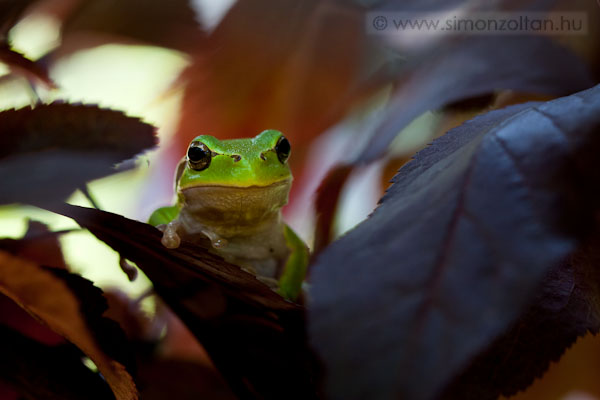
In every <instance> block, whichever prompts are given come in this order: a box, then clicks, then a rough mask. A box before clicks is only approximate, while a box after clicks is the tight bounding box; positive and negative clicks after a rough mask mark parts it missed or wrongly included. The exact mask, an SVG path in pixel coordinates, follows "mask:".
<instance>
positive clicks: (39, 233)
mask: <svg viewBox="0 0 600 400" xmlns="http://www.w3.org/2000/svg"><path fill="white" fill-rule="evenodd" d="M28 224H29V225H28V227H27V232H26V233H25V236H24V237H23V238H22V239H18V240H16V239H0V249H3V250H6V251H7V252H9V253H11V254H13V255H15V256H18V257H21V258H26V259H28V260H30V261H33V262H35V263H36V264H38V265H44V266H47V267H54V268H61V269H67V265H66V264H65V259H64V257H63V254H62V250H61V248H60V242H59V241H58V238H59V236H60V235H62V234H64V233H65V232H51V231H50V230H49V229H48V227H47V226H46V225H44V224H43V223H41V222H37V221H31V220H30V221H29V223H28Z"/></svg>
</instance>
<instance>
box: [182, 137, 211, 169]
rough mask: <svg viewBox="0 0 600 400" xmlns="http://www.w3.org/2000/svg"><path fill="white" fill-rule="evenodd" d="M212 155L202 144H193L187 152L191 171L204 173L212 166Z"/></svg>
mask: <svg viewBox="0 0 600 400" xmlns="http://www.w3.org/2000/svg"><path fill="white" fill-rule="evenodd" d="M211 157H212V154H211V151H210V149H209V148H208V147H206V145H205V144H204V143H202V142H192V143H191V144H190V147H189V148H188V152H187V160H188V164H189V166H190V168H191V169H193V170H194V171H202V170H204V169H206V168H208V166H209V165H210V160H211Z"/></svg>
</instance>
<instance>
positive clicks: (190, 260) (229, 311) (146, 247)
mask: <svg viewBox="0 0 600 400" xmlns="http://www.w3.org/2000/svg"><path fill="white" fill-rule="evenodd" d="M57 211H59V212H60V213H61V214H63V215H66V216H69V217H71V218H73V219H75V220H76V221H77V222H78V223H79V224H80V225H81V226H83V227H85V228H87V229H89V230H90V231H91V232H92V233H93V234H94V235H96V236H97V237H98V238H99V239H100V240H102V241H104V242H105V243H106V244H108V245H109V246H111V247H112V248H113V249H115V250H116V251H118V252H119V253H120V254H121V255H122V256H123V257H125V258H127V259H128V260H131V261H133V262H135V263H136V264H137V265H138V266H139V267H140V269H142V270H143V271H144V273H145V274H146V275H147V276H148V277H149V278H150V280H152V282H153V283H154V288H155V290H156V292H157V294H158V295H159V296H160V297H162V299H163V300H164V301H165V302H166V303H167V305H169V307H170V308H171V309H172V310H173V311H174V312H175V313H176V314H177V315H178V316H179V317H180V318H181V320H182V321H183V322H184V323H185V324H186V325H187V326H188V328H189V329H190V331H191V332H193V333H194V335H195V336H196V338H198V340H199V341H200V343H201V344H202V345H203V346H204V348H205V349H206V351H207V353H208V354H209V356H210V357H211V359H212V361H213V363H214V365H215V366H216V367H217V369H218V370H219V372H220V373H221V374H222V375H223V377H224V378H225V380H226V381H227V382H228V383H229V385H230V387H231V389H232V390H233V392H234V393H236V394H237V395H238V396H240V397H242V398H274V399H278V398H287V399H313V398H315V396H316V389H315V383H314V382H313V373H314V370H315V364H314V363H313V358H312V354H311V352H310V351H309V350H308V348H307V345H306V338H305V333H304V315H303V308H302V307H300V306H299V305H297V304H293V303H290V302H288V301H285V300H284V299H283V298H282V297H280V296H279V295H277V294H276V293H275V292H273V291H272V290H271V289H269V288H268V287H267V286H266V285H264V284H262V283H260V282H259V281H258V280H256V278H255V277H254V276H253V275H251V274H248V273H246V272H244V271H242V270H241V269H240V268H239V267H237V266H234V265H231V264H228V263H226V262H225V261H224V260H223V259H221V258H220V257H218V256H216V255H213V254H211V253H209V252H208V247H209V246H210V244H209V242H208V240H206V241H205V242H204V243H203V244H201V245H192V244H191V243H187V242H182V244H181V246H180V248H178V249H176V250H169V249H167V248H165V247H164V246H163V245H162V244H161V243H160V239H161V236H162V234H161V232H160V231H158V230H157V229H155V228H154V227H152V226H150V225H147V224H143V223H140V222H137V221H132V220H128V219H126V218H124V217H121V216H118V215H115V214H111V213H107V212H103V211H99V210H94V209H86V208H82V207H75V206H69V205H64V206H63V207H62V208H61V209H60V210H57ZM241 332H243V334H240V333H241ZM290 388H293V390H291V389H290Z"/></svg>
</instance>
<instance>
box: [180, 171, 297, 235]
mask: <svg viewBox="0 0 600 400" xmlns="http://www.w3.org/2000/svg"><path fill="white" fill-rule="evenodd" d="M290 185H291V179H286V180H283V181H279V182H275V183H273V184H270V185H267V186H248V187H239V186H222V185H214V186H195V187H188V188H183V189H180V194H181V196H182V199H181V200H183V202H184V204H185V206H184V208H183V209H184V210H185V212H186V214H188V216H189V217H192V218H193V219H195V220H196V221H198V222H199V223H203V224H206V225H224V226H225V225H226V226H233V225H239V226H251V225H253V224H260V223H261V222H264V221H266V220H269V219H271V218H275V217H277V218H278V216H279V210H280V209H281V207H283V206H284V205H286V204H287V202H288V194H289V191H290Z"/></svg>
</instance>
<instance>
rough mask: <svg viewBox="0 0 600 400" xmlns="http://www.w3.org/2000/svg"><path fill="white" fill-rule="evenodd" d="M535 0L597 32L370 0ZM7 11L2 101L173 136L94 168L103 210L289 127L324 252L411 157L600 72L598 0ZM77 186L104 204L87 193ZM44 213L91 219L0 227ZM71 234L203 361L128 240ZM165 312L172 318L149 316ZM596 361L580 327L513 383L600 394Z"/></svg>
mask: <svg viewBox="0 0 600 400" xmlns="http://www.w3.org/2000/svg"><path fill="white" fill-rule="evenodd" d="M16 3H19V6H18V7H16V8H15V6H14V4H16ZM523 8H526V9H527V10H533V11H543V12H557V11H561V12H562V11H564V12H566V11H571V12H572V11H576V12H582V13H584V14H585V15H586V16H587V18H588V21H589V26H588V31H587V32H586V33H585V34H579V35H574V34H572V33H569V32H562V34H560V33H559V34H552V35H550V34H548V35H535V37H533V36H532V37H529V38H528V39H527V40H531V43H530V44H528V43H526V44H525V45H524V44H523V41H522V40H520V39H515V37H514V36H509V35H507V36H505V37H495V36H494V37H492V36H472V37H468V35H467V36H465V37H462V36H458V35H455V36H452V35H449V36H440V35H415V34H414V32H413V33H412V35H410V34H405V35H401V34H399V33H398V32H395V33H393V34H390V35H376V34H373V33H369V29H368V28H369V24H370V23H371V22H372V21H371V20H370V19H369V16H372V15H373V14H372V13H373V12H376V13H385V12H393V11H403V12H405V11H406V12H411V13H415V14H417V13H418V14H422V15H433V14H436V15H437V14H439V13H455V14H460V15H465V14H467V15H468V13H471V12H475V11H482V10H484V11H511V12H517V11H519V10H521V9H523ZM9 10H12V11H11V12H12V14H6V15H4V16H2V19H0V28H1V27H8V28H7V29H4V31H0V32H3V35H4V37H1V38H2V41H3V42H4V43H6V44H8V45H9V46H8V47H6V48H3V49H0V109H2V110H6V109H10V108H20V107H26V106H30V105H34V104H36V103H38V102H43V103H48V102H52V101H65V102H69V103H86V104H98V105H100V106H102V107H107V108H114V109H118V110H122V111H124V112H125V113H127V114H128V115H131V116H137V117H140V118H142V119H143V120H144V121H146V122H148V123H151V124H153V125H155V126H156V127H157V128H158V137H159V141H160V142H159V146H158V147H157V148H156V149H155V150H153V151H150V152H147V153H145V154H142V155H140V156H139V157H138V159H137V160H136V163H137V168H135V169H134V170H131V171H128V172H124V173H119V174H115V175H113V176H110V177H108V178H105V179H101V180H98V181H94V182H91V183H90V185H89V190H90V192H91V193H92V194H93V195H94V197H95V198H96V199H97V201H98V203H99V206H100V207H101V208H102V209H104V210H106V211H111V212H114V213H117V214H121V215H124V216H126V217H129V218H132V219H137V220H141V221H145V220H146V219H147V218H148V216H149V215H150V214H151V212H152V211H153V210H154V209H155V208H157V207H159V206H163V205H168V204H170V203H171V201H172V200H173V189H172V185H173V181H172V180H173V173H174V169H175V166H176V164H177V162H178V161H179V159H180V158H181V157H182V155H184V154H185V149H186V147H187V144H188V143H189V141H190V140H191V139H192V138H193V137H195V136H197V135H200V134H211V135H214V136H216V137H219V138H222V139H224V138H235V137H252V136H255V135H256V134H258V133H259V132H261V131H262V130H264V129H268V128H273V129H279V130H281V131H283V132H284V134H285V135H286V136H287V137H288V138H289V139H290V141H291V143H292V156H291V159H290V163H291V166H292V169H293V172H294V176H295V182H294V188H293V191H292V194H291V198H290V204H289V205H288V206H287V207H286V209H285V210H284V214H285V219H286V221H287V222H288V223H289V224H290V225H291V226H292V227H293V228H294V229H295V230H296V231H297V232H298V233H299V234H300V236H301V237H303V238H304V239H305V240H306V242H307V243H308V244H309V245H310V246H311V247H315V248H316V249H317V250H318V249H319V248H320V247H322V246H323V245H326V244H327V243H328V242H329V240H331V239H334V238H335V237H337V236H339V235H341V234H343V233H344V232H346V231H347V230H349V229H351V228H352V227H353V226H355V225H356V224H357V223H359V222H360V221H361V220H363V219H364V218H366V217H367V216H368V214H369V213H370V212H371V211H372V210H373V209H374V208H375V207H376V205H377V201H378V199H379V198H380V197H381V196H382V195H383V193H384V191H385V188H386V187H387V186H388V184H389V181H390V180H391V178H392V177H393V175H394V174H395V173H396V171H397V170H398V168H400V167H401V166H402V165H403V164H404V163H405V162H406V161H408V160H409V159H410V157H411V156H412V154H414V153H415V152H416V151H418V150H419V149H420V148H422V147H423V146H425V145H426V144H427V143H429V142H430V141H431V140H432V139H433V138H435V137H437V136H439V135H441V134H443V133H444V132H446V131H447V130H448V129H451V128H452V127H454V126H457V125H459V124H460V123H461V122H463V121H464V120H466V119H469V118H471V117H473V116H475V115H477V114H479V113H481V112H484V111H487V110H489V109H492V108H497V107H502V106H505V105H508V104H513V103H518V102H524V101H529V100H545V99H551V98H553V97H557V96H559V95H564V94H568V93H571V92H574V91H577V90H581V89H583V88H585V87H586V85H591V84H593V83H594V82H597V81H598V77H599V75H598V72H600V69H599V68H598V67H599V61H600V58H599V55H598V47H599V40H598V39H599V37H600V35H599V33H600V32H599V29H600V24H599V23H598V22H599V20H600V17H599V14H600V6H599V5H598V4H597V3H596V2H595V1H593V0H589V1H583V0H581V1H568V2H567V1H563V2H560V1H526V2H517V1H488V2H485V4H484V2H478V1H460V0H448V1H435V0H430V1H421V2H417V1H374V0H373V1H367V0H362V1H359V0H356V1H319V0H305V1H303V2H299V1H292V0H285V1H277V2H273V1H266V0H253V1H249V0H247V1H238V2H236V1H235V0H189V1H188V0H175V1H169V2H161V1H158V0H128V1H123V0H87V1H86V0H38V1H34V0H17V1H16V2H15V1H6V0H3V1H2V2H0V14H1V13H2V12H3V11H6V12H8V11H9ZM15 10H16V11H15ZM382 15H384V14H382ZM11 21H12V22H16V23H15V24H14V25H13V24H12V22H11ZM564 52H567V53H568V57H572V58H568V57H567V59H565V56H564V54H565V53H564ZM548 60H555V61H556V62H548ZM32 61H33V63H32ZM324 179H325V180H324ZM24 184H26V182H24ZM320 185H321V190H320V193H321V195H320V197H319V196H318V195H317V188H318V187H319V186H320ZM68 201H69V202H70V203H73V204H79V205H84V206H90V203H89V202H88V200H87V199H86V197H85V196H84V195H83V194H82V193H80V192H77V193H74V194H73V195H72V196H71V197H70V198H69V200H68ZM319 218H321V220H319ZM30 219H32V220H37V221H42V222H44V223H46V224H48V225H49V226H50V227H51V228H52V229H53V230H62V229H72V228H76V227H77V225H76V224H75V223H74V222H73V221H72V220H70V219H68V218H64V217H60V216H58V215H56V214H52V213H49V212H45V211H42V210H40V209H37V208H34V207H28V206H20V205H11V206H2V207H0V236H2V237H14V238H18V237H21V236H23V234H24V233H25V231H26V229H27V224H28V220H30ZM315 232H316V233H315ZM61 244H62V246H63V250H64V253H65V258H66V261H67V264H68V265H69V266H70V268H71V269H72V270H73V271H75V272H78V273H80V274H82V275H83V276H84V277H86V278H88V279H90V280H92V281H93V282H94V283H95V284H96V285H97V286H99V287H101V288H103V289H105V290H107V291H110V292H111V293H114V294H115V296H117V297H119V298H121V299H122V301H123V302H124V303H131V304H133V305H135V307H139V309H140V311H141V313H142V314H143V318H145V319H146V320H147V321H150V322H149V323H148V324H149V326H153V327H154V328H148V333H147V334H148V335H150V336H152V335H154V336H155V337H164V336H165V330H164V326H166V325H169V326H170V328H171V330H170V332H169V335H171V336H170V337H171V340H165V341H164V343H165V344H164V346H163V351H164V352H165V354H169V355H170V356H173V357H182V358H189V359H194V360H201V361H203V362H206V359H205V358H204V356H203V353H202V350H201V348H200V347H199V346H198V345H197V344H196V342H195V340H194V339H193V338H192V337H191V336H189V335H188V334H187V333H186V331H185V328H183V327H182V326H181V324H179V323H178V321H177V320H176V319H175V317H172V316H171V315H170V314H169V313H168V311H166V310H164V309H160V308H161V307H162V306H160V305H158V304H157V303H156V302H155V300H154V299H153V297H152V296H145V294H146V293H147V292H148V290H149V289H151V284H150V282H149V281H148V280H147V279H146V278H145V277H144V276H143V274H140V275H141V276H139V277H138V279H136V280H135V281H134V282H129V280H128V279H127V277H126V276H125V274H124V273H123V272H122V271H121V270H120V268H119V266H118V259H119V257H118V254H116V253H115V252H114V251H112V250H111V249H110V248H109V247H107V246H105V245H104V244H102V243H101V242H99V241H97V240H96V239H95V238H94V237H93V236H92V235H90V234H89V233H87V232H84V231H76V232H72V233H69V234H66V235H63V236H62V237H61ZM123 299H124V300H123ZM157 314H160V315H161V318H162V319H161V321H162V322H160V323H158V325H153V322H152V321H153V320H154V319H156V318H155V317H156V315H157ZM165 321H168V322H165ZM153 329H154V330H153ZM161 335H162V336H161ZM598 371H600V341H599V340H598V339H594V338H591V337H589V338H584V339H583V340H580V341H579V342H578V343H577V344H576V345H575V346H574V347H573V349H572V350H570V351H569V353H568V354H567V355H566V356H565V357H563V359H562V360H561V362H560V363H559V364H557V365H553V366H552V368H551V370H550V372H548V374H547V375H546V377H545V378H544V379H542V380H541V381H538V382H536V384H535V385H534V386H533V387H532V388H531V389H530V390H528V392H527V393H524V394H520V395H518V396H516V397H515V398H519V399H525V398H540V399H541V398H544V399H569V400H574V399H595V398H597V399H600V382H599V381H598V380H597V379H596V376H597V372H598Z"/></svg>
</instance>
